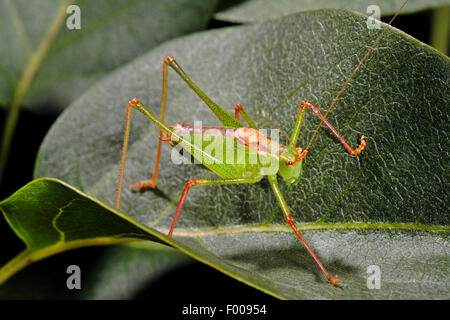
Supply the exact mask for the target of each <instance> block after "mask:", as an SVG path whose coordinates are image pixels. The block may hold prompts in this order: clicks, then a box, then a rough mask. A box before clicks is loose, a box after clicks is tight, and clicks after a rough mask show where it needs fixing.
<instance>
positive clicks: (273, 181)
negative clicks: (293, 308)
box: [268, 175, 339, 285]
mask: <svg viewBox="0 0 450 320" xmlns="http://www.w3.org/2000/svg"><path fill="white" fill-rule="evenodd" d="M268 178H269V183H270V186H271V187H272V190H273V192H274V194H275V197H276V198H277V200H278V203H279V205H280V207H281V211H283V215H284V218H285V219H286V222H287V223H288V224H289V226H290V227H291V228H292V230H294V232H295V234H296V235H297V237H298V238H299V239H300V240H301V241H302V242H303V245H304V246H305V248H306V250H307V251H308V252H309V254H310V255H311V256H312V257H313V259H314V260H315V261H316V263H317V265H318V266H319V268H320V270H322V272H323V274H324V275H325V277H326V278H327V280H328V282H330V283H331V284H332V285H337V284H338V283H339V279H338V276H337V275H335V276H334V278H332V277H331V276H330V274H329V273H328V272H327V270H326V269H325V267H324V266H323V265H322V262H320V260H319V258H318V257H317V256H316V255H315V253H314V251H313V250H312V249H311V247H310V246H309V244H308V242H306V240H305V238H303V236H302V234H301V233H300V232H299V231H298V229H297V227H296V225H295V223H294V219H293V218H292V216H291V214H290V212H289V208H288V206H287V204H286V201H285V200H284V198H283V195H282V194H281V191H280V188H279V187H278V183H277V176H276V175H273V176H268Z"/></svg>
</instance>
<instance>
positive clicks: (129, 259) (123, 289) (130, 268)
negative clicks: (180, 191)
mask: <svg viewBox="0 0 450 320" xmlns="http://www.w3.org/2000/svg"><path fill="white" fill-rule="evenodd" d="M192 261H193V260H192V259H191V258H189V256H187V255H185V254H184V253H181V252H180V251H178V250H176V249H173V248H170V247H168V246H166V245H162V244H158V243H154V242H153V243H152V242H139V243H130V244H125V245H117V246H113V247H111V248H107V249H106V250H105V252H104V254H103V255H101V256H100V257H99V260H98V261H97V262H96V263H95V264H94V267H93V270H94V272H92V273H91V276H90V277H89V278H88V279H87V285H86V287H85V290H83V292H82V294H81V296H80V298H82V299H133V298H134V297H135V296H136V295H137V294H139V293H140V292H141V290H143V289H144V288H145V287H146V286H148V285H151V283H152V281H154V280H157V279H158V278H159V277H161V276H163V275H164V274H166V273H167V272H170V271H172V270H173V269H174V268H176V267H180V266H184V265H185V264H187V263H190V262H192Z"/></svg>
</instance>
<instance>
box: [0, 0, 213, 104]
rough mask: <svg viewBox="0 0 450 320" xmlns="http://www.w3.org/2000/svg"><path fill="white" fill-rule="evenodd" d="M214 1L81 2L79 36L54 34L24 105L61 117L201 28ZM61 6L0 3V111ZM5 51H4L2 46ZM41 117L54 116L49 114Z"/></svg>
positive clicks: (63, 31) (23, 0)
mask: <svg viewBox="0 0 450 320" xmlns="http://www.w3.org/2000/svg"><path fill="white" fill-rule="evenodd" d="M216 2H217V1H215V0H211V1H204V0H172V1H159V0H148V1H142V0H131V1H128V0H96V1H88V0H79V1H75V2H74V3H75V4H76V5H77V6H78V7H79V8H80V14H81V29H79V30H77V29H74V30H69V29H68V28H67V27H66V21H65V19H66V17H69V16H70V14H66V13H65V10H63V11H64V17H63V18H64V21H63V23H62V24H61V25H60V26H59V28H58V30H57V35H56V38H55V39H54V40H53V42H52V43H51V45H50V47H49V49H48V53H47V54H46V56H45V59H44V60H43V61H42V64H41V65H39V66H38V70H37V73H36V76H35V78H34V80H33V82H32V84H31V86H30V88H29V91H28V92H27V93H26V97H25V99H24V101H23V105H24V107H25V108H33V110H37V109H36V108H39V107H42V108H44V107H45V108H50V107H52V108H54V110H56V111H61V110H63V108H65V107H66V106H68V105H69V103H70V102H71V101H73V100H74V99H75V98H76V97H78V96H79V95H80V94H81V93H82V92H83V91H84V90H85V89H87V88H89V87H90V86H91V85H92V84H93V83H95V82H96V81H98V80H99V79H100V78H101V77H102V76H103V75H104V74H105V73H107V72H108V71H110V70H112V69H114V68H116V67H118V66H120V65H122V64H124V63H126V62H127V61H129V60H131V59H133V58H135V57H137V56H139V55H140V54H142V53H144V52H146V51H147V50H149V49H150V48H153V47H155V46H156V45H158V44H160V43H161V42H164V41H167V40H169V39H172V38H174V37H177V36H180V35H183V34H186V33H190V32H194V31H197V30H201V29H204V28H205V27H206V26H207V24H208V21H209V19H210V17H211V15H212V13H213V11H214V9H215V6H216ZM64 3H66V4H69V3H71V2H69V1H66V2H61V1H58V0H40V1H31V2H30V1H27V0H0V30H1V32H0V43H2V44H3V45H2V46H0V106H8V105H9V104H10V103H11V100H12V96H13V92H14V90H15V87H16V86H17V84H18V82H19V80H20V77H21V74H22V72H24V68H25V67H26V66H27V61H28V60H29V59H30V58H32V57H33V55H35V54H36V52H35V51H36V49H37V48H38V47H39V46H40V44H41V43H42V42H43V41H44V37H45V35H46V33H47V32H48V28H49V25H50V24H51V22H52V21H53V20H54V19H55V15H56V14H57V11H58V9H59V7H60V5H61V4H64ZM5 44H7V45H5ZM42 111H47V112H48V111H50V110H48V109H46V110H42Z"/></svg>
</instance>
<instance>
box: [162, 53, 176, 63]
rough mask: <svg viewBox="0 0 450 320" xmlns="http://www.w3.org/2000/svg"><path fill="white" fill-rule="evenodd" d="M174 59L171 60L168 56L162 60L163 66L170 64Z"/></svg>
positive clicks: (171, 57)
mask: <svg viewBox="0 0 450 320" xmlns="http://www.w3.org/2000/svg"><path fill="white" fill-rule="evenodd" d="M174 60H175V59H174V58H173V56H172V55H168V56H167V57H165V58H164V63H165V64H171V63H172V62H173V61H174Z"/></svg>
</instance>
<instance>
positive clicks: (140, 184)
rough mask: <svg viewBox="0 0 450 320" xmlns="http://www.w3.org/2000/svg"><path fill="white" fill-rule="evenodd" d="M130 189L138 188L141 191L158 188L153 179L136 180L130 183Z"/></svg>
mask: <svg viewBox="0 0 450 320" xmlns="http://www.w3.org/2000/svg"><path fill="white" fill-rule="evenodd" d="M129 188H130V190H132V189H134V188H137V189H138V190H139V191H141V190H142V189H147V188H150V189H154V188H156V184H154V183H153V181H151V180H150V181H139V182H135V183H132V184H130V186H129Z"/></svg>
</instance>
